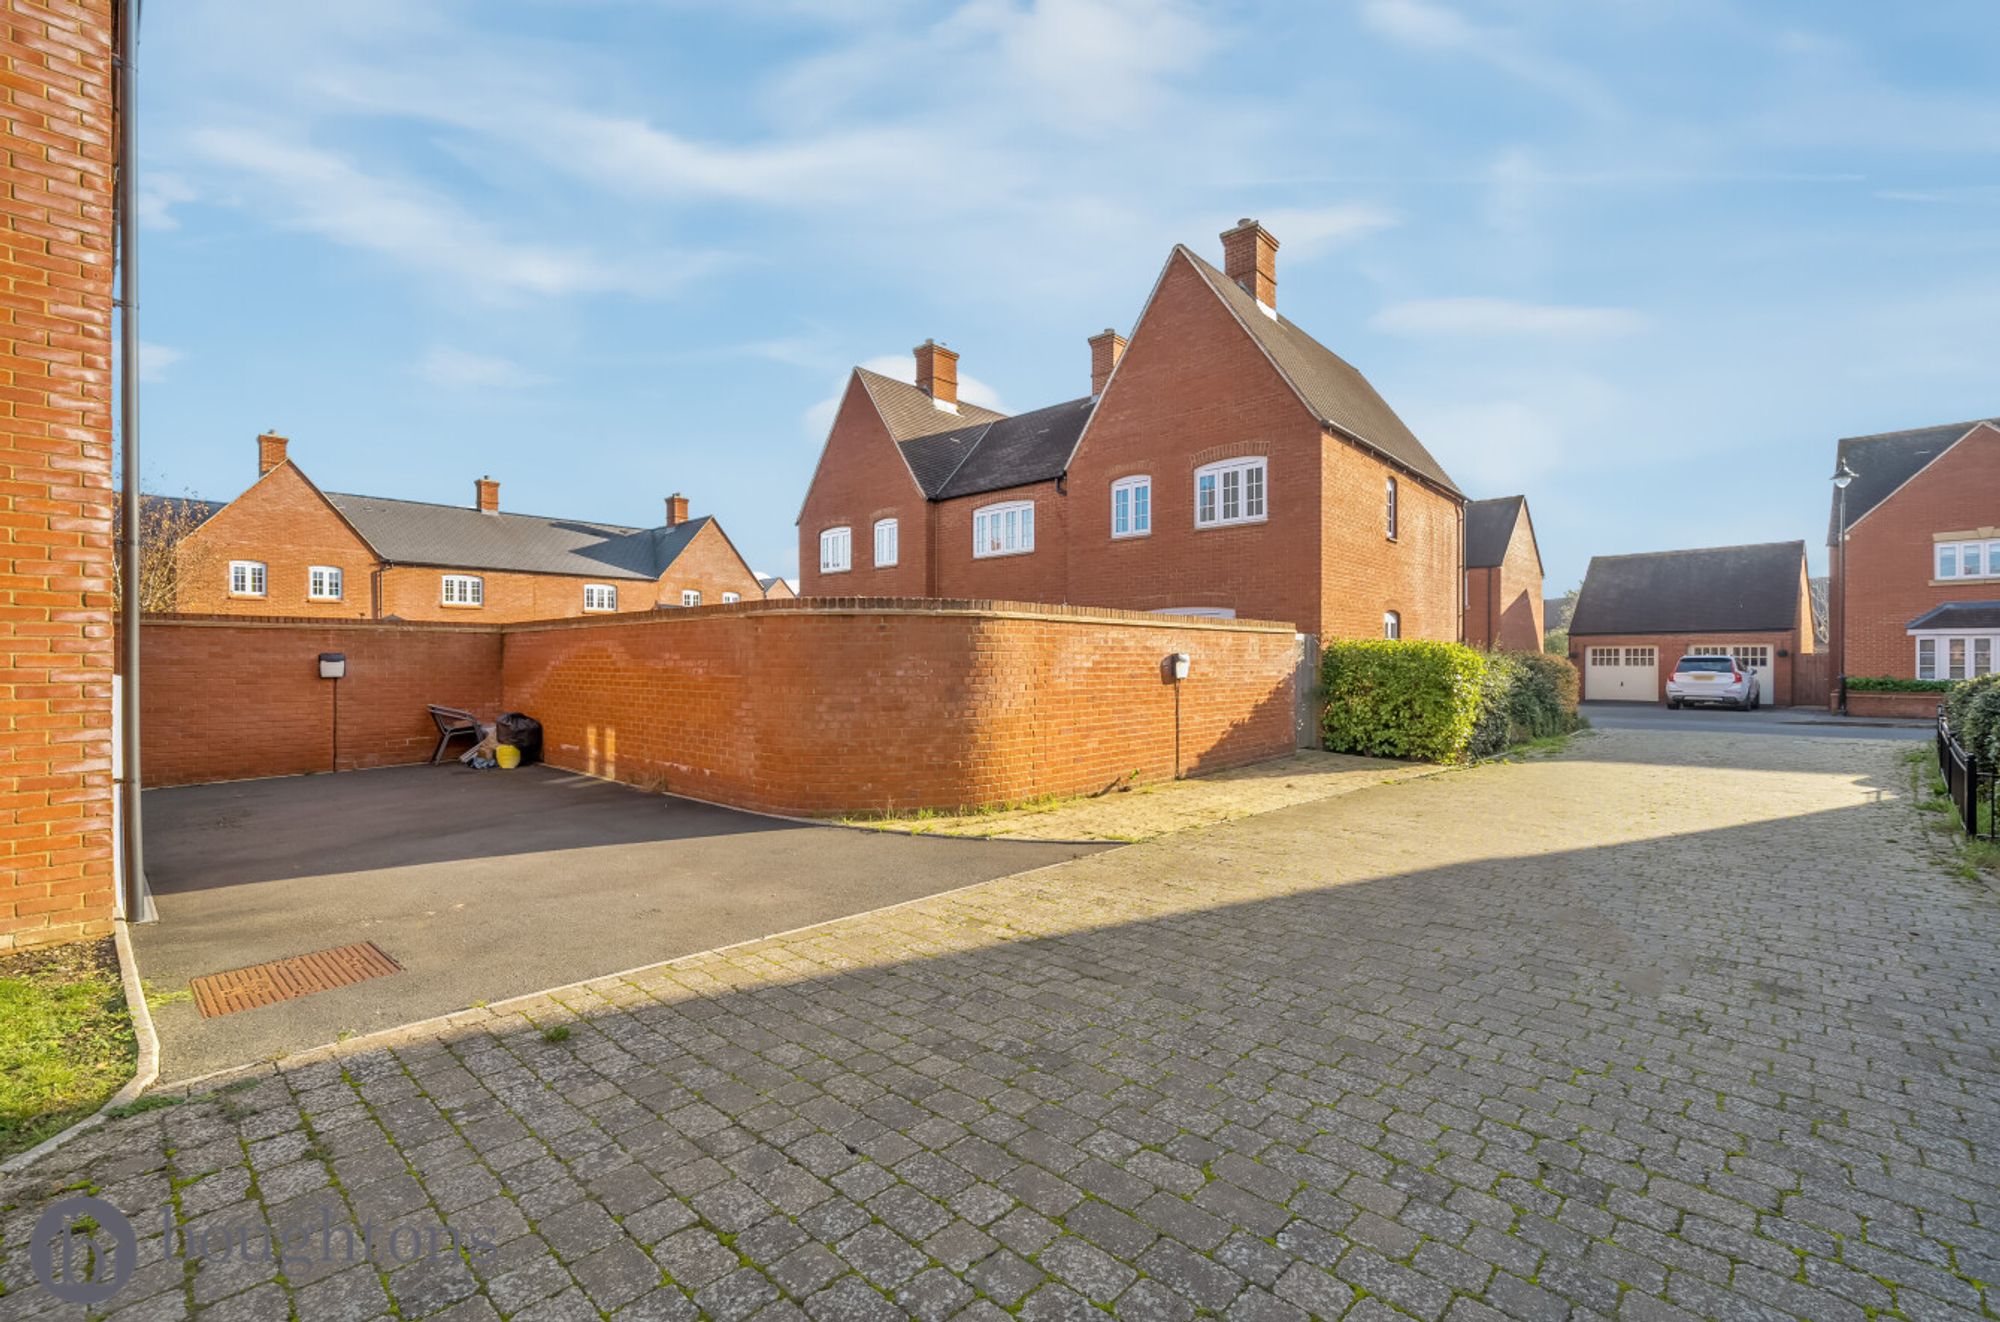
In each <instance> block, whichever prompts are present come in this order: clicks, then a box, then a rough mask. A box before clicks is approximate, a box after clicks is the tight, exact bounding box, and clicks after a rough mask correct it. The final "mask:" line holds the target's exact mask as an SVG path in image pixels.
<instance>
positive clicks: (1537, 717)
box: [1320, 639, 1580, 762]
mask: <svg viewBox="0 0 2000 1322" xmlns="http://www.w3.org/2000/svg"><path fill="white" fill-rule="evenodd" d="M1320 679H1321V684H1322V688H1323V691H1324V692H1325V694H1326V714H1325V718H1324V722H1323V726H1322V728H1323V730H1324V734H1325V743H1326V747H1327V748H1328V749H1330V750H1331V751H1333V752H1336V753H1364V754H1367V755H1369V756H1372V757H1402V758H1414V759H1417V760H1420V761H1425V762H1457V761H1461V760H1463V759H1465V758H1468V757H1490V756H1492V755H1493V754H1495V753H1499V752H1502V751H1503V750H1505V749H1507V748H1510V747H1512V746H1513V745H1515V744H1518V743H1521V742H1523V741H1525V740H1528V739H1539V738H1543V737H1545V736H1548V735H1556V734H1566V733H1568V732H1569V731H1571V730H1574V729H1576V728H1577V726H1578V725H1579V724H1580V722H1579V721H1578V719H1577V714H1576V699H1577V675H1576V667H1574V666H1572V665H1571V664H1570V663H1569V662H1568V661H1567V660H1566V659H1564V658H1562V657H1558V656H1549V655H1546V654H1544V653H1536V652H1496V653H1490V654H1489V653H1483V652H1478V651H1475V650H1474V649H1472V648H1470V647H1466V646H1463V645H1462V644H1459V643H1427V642H1414V641H1411V642H1400V641H1388V640H1381V639H1370V640H1365V641H1357V642H1333V643H1329V644H1328V645H1327V647H1326V652H1325V658H1324V661H1323V663H1322V666H1321V672H1320Z"/></svg>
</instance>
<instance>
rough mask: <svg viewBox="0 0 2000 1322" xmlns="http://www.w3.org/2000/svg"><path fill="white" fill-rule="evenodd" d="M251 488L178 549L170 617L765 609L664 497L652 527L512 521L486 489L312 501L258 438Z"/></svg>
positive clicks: (755, 585)
mask: <svg viewBox="0 0 2000 1322" xmlns="http://www.w3.org/2000/svg"><path fill="white" fill-rule="evenodd" d="M257 457H258V464H257V466H258V475H257V480H256V482H254V483H253V484H252V485H251V486H250V488H249V489H248V490H247V491H245V492H244V493H243V494H242V495H240V496H238V497H237V498H236V499H235V500H232V501H230V502H229V503H228V504H227V505H225V506H223V507H221V508H220V509H217V510H215V511H214V512H213V513H211V514H210V515H209V516H208V518H207V519H206V520H205V521H204V522H203V523H202V524H201V526H200V527H199V528H196V529H195V530H194V531H193V532H191V533H189V534H188V535H187V536H186V537H184V538H182V539H181V544H180V548H179V553H178V554H179V556H180V564H181V566H182V568H183V572H182V573H181V575H180V583H179V601H178V605H179V609H180V610H182V611H184V612H190V613H198V614H217V615H305V616H321V617H327V618H344V619H400V620H492V621H504V620H539V619H554V618H559V617H562V616H569V615H594V614H610V613H614V612H621V611H645V610H653V609H655V608H656V607H663V606H671V607H681V606H704V605H716V604H720V603H725V602H731V601H743V600H751V599H757V598H761V597H762V596H763V595H764V588H763V586H762V585H761V584H760V583H759V582H758V580H757V576H756V575H755V574H753V573H752V572H751V571H750V567H749V566H748V565H747V564H745V563H744V561H743V557H742V556H740V555H739V554H737V551H736V547H735V546H734V545H733V544H731V542H730V540H729V538H728V536H727V534H725V533H724V532H723V531H722V525H721V524H719V523H717V522H716V521H715V520H714V519H713V518H708V517H703V518H689V517H688V503H687V498H686V497H684V496H682V495H680V494H679V493H675V494H674V495H672V496H669V497H668V498H667V500H666V510H665V513H666V520H665V522H664V523H662V524H661V525H660V526H659V527H657V528H630V527H625V526H623V525H619V524H609V523H599V522H596V521H593V520H585V519H565V518H549V517H546V516H543V515H535V514H513V513H508V512H503V511H502V510H501V508H500V484H499V483H498V482H495V481H493V480H492V479H490V478H480V479H478V480H477V481H476V482H474V484H473V492H474V499H473V502H472V503H471V504H470V505H435V504H429V503H426V502H423V501H415V500H396V499H392V498H389V497H386V496H356V495H347V494H344V493H341V492H332V491H322V490H320V488H319V487H317V486H316V485H314V484H313V482H312V480H311V479H310V478H308V477H307V476H306V475H305V473H304V472H303V471H302V470H301V469H300V468H299V467H298V466H297V465H296V464H294V463H293V462H292V461H291V458H290V455H289V450H288V442H287V441H286V439H285V438H284V437H283V436H279V435H276V434H274V433H268V432H267V433H265V434H264V435H262V436H259V437H258V438H257Z"/></svg>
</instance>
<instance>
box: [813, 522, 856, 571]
mask: <svg viewBox="0 0 2000 1322" xmlns="http://www.w3.org/2000/svg"><path fill="white" fill-rule="evenodd" d="M852 568H854V530H853V529H852V528H828V529H827V530H826V531H825V532H822V533H821V534H820V535H819V572H820V573H822V574H844V573H846V572H847V571H848V570H850V569H852Z"/></svg>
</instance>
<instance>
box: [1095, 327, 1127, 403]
mask: <svg viewBox="0 0 2000 1322" xmlns="http://www.w3.org/2000/svg"><path fill="white" fill-rule="evenodd" d="M1124 356H1125V337H1124V336H1123V335H1120V334H1119V333H1118V332H1117V331H1115V330H1112V329H1111V328H1110V327H1109V326H1106V327H1105V328H1104V329H1103V330H1101V331H1099V332H1098V333H1097V334H1095V335H1093V336H1091V337H1090V397H1091V398H1092V399H1096V398H1097V397H1098V396H1099V395H1101V394H1103V393H1104V383H1105V382H1106V381H1109V380H1110V379H1111V369H1112V368H1114V367H1116V366H1118V360H1119V359H1120V358H1123V357H1124Z"/></svg>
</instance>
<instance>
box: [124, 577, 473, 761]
mask: <svg viewBox="0 0 2000 1322" xmlns="http://www.w3.org/2000/svg"><path fill="white" fill-rule="evenodd" d="M501 637H502V635H501V632H500V631H499V630H498V629H492V628H478V627H473V628H460V627H454V626H451V625H438V624H384V623H378V622H375V621H363V620H355V621H301V620H285V619H275V618H273V619H242V618H234V617H227V616H182V615H153V616H148V617H147V618H146V620H145V622H144V623H143V624H142V625H141V627H140V647H141V649H142V652H143V663H144V666H145V672H144V674H145V682H144V684H143V685H142V686H141V690H140V698H141V701H140V711H141V713H142V724H141V726H140V735H141V738H142V741H143V743H144V747H145V765H144V771H145V781H146V784H147V785H148V786H155V785H188V784H199V783H202V782H206V781H215V780H246V779H250V778H253V777H258V776H291V775H299V774H301V773H305V772H318V771H328V770H332V769H334V767H335V765H336V762H335V759H336V755H337V757H338V767H339V769H340V770H342V771H352V770H355V769H357V768H360V767H378V766H394V765H397V764H400V763H406V762H422V761H426V760H428V759H429V757H430V755H431V750H432V749H433V748H434V747H435V746H436V744H437V728H436V726H434V725H433V724H432V722H431V719H430V717H429V716H428V715H427V714H426V712H425V707H426V706H427V705H428V704H430V703H437V704H439V705H440V706H446V707H461V708H464V709H466V710H468V711H472V712H475V713H477V714H478V715H479V716H481V717H482V718H484V719H486V720H491V719H493V718H494V717H495V716H497V715H499V714H500V712H501V711H502V710H503V708H502V707H501V703H500V662H501V658H500V649H501ZM321 652H342V653H345V654H346V656H347V677H346V678H345V679H342V680H340V681H339V682H338V684H336V683H335V682H334V681H332V680H325V679H321V678H320V677H319V654H320V653H321ZM336 689H337V690H338V693H337V695H336ZM217 694H227V695H229V696H228V700H227V701H218V700H217V698H216V695H217ZM336 696H337V697H338V700H339V707H338V713H337V715H338V722H339V728H338V738H337V740H336V737H335V735H336V732H335V718H336V710H335V698H336ZM457 747H458V748H459V749H460V750H461V751H462V750H463V748H464V745H463V743H461V744H459V745H457Z"/></svg>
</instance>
